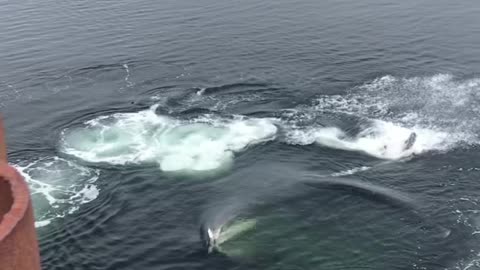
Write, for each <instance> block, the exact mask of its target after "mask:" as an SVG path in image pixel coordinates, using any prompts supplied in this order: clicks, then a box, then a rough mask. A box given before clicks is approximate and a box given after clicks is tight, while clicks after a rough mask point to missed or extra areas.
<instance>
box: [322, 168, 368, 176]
mask: <svg viewBox="0 0 480 270" xmlns="http://www.w3.org/2000/svg"><path fill="white" fill-rule="evenodd" d="M371 168H372V167H368V166H361V167H355V168H352V169H348V170H345V171H341V172H337V173H332V174H331V176H335V177H338V176H347V175H353V174H356V173H358V172H364V171H367V170H369V169H371Z"/></svg>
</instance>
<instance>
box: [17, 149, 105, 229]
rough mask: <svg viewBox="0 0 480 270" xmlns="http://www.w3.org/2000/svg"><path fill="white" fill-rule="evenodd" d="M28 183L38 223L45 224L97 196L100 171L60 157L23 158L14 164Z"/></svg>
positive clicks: (37, 225)
mask: <svg viewBox="0 0 480 270" xmlns="http://www.w3.org/2000/svg"><path fill="white" fill-rule="evenodd" d="M13 166H14V167H15V168H16V169H17V170H18V171H19V172H20V173H21V174H22V175H23V177H24V178H25V180H26V181H27V183H28V184H29V187H30V191H31V195H32V199H33V201H34V203H33V205H34V208H35V216H36V218H35V226H36V227H43V226H46V225H48V224H50V223H51V222H52V220H54V219H56V218H61V217H64V216H65V215H67V214H72V213H74V212H75V211H77V210H78V209H79V207H80V205H82V204H84V203H88V202H91V201H93V200H95V199H96V198H97V197H98V195H99V191H98V189H97V187H96V186H95V184H94V183H95V181H96V180H97V179H98V174H99V173H98V171H97V170H93V169H89V168H86V167H83V166H80V165H78V164H75V163H73V162H72V161H68V160H65V159H62V158H59V157H45V158H40V159H37V160H34V161H20V162H17V163H16V164H14V165H13Z"/></svg>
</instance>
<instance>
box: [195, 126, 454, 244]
mask: <svg viewBox="0 0 480 270" xmlns="http://www.w3.org/2000/svg"><path fill="white" fill-rule="evenodd" d="M413 136H415V135H413ZM411 137H412V136H411ZM300 184H301V185H302V186H303V187H307V188H308V190H310V192H311V191H313V190H325V191H327V190H331V191H340V192H348V193H352V194H356V195H359V196H361V197H364V198H366V199H368V200H372V201H376V202H379V203H383V204H387V205H390V206H392V207H395V208H400V209H404V210H405V211H407V212H409V213H410V217H411V218H413V220H414V222H415V223H417V222H418V223H419V224H421V227H422V228H423V229H428V230H433V231H435V232H436V234H438V235H439V236H440V237H441V238H446V237H448V236H449V235H450V233H451V231H450V230H449V229H447V228H445V227H443V226H441V225H439V224H437V223H436V222H435V220H431V219H430V218H428V217H427V218H426V217H424V216H423V215H422V214H421V213H420V212H421V211H420V210H419V209H418V208H417V207H416V206H415V200H414V199H413V198H412V197H410V196H408V195H407V194H405V193H402V192H400V191H396V190H393V189H390V188H387V187H382V186H378V185H375V184H371V183H367V182H364V181H359V180H354V179H348V178H338V177H334V178H332V179H325V178H321V179H308V180H303V181H301V182H300ZM311 188H313V190H312V189H311ZM296 194H298V193H296ZM295 199H296V196H293V197H287V198H284V200H283V199H282V201H283V203H285V202H287V201H289V200H295ZM274 205H275V202H271V203H268V205H266V208H265V209H266V210H267V212H268V211H269V210H268V208H270V207H274ZM257 206H258V205H257ZM264 207H265V205H264ZM255 227H256V220H255V219H253V218H250V219H244V218H241V215H240V214H237V216H235V215H233V216H231V217H229V218H227V219H226V220H224V221H223V222H222V223H220V225H217V226H215V225H211V224H207V223H203V224H201V226H200V237H201V240H202V243H203V246H204V248H205V249H206V250H208V253H212V252H219V253H223V252H222V248H221V245H222V244H223V243H225V242H227V241H229V240H233V239H235V238H236V237H240V236H241V235H243V234H244V233H247V232H249V231H251V230H253V229H254V228H255Z"/></svg>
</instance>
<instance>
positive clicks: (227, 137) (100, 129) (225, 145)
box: [61, 107, 277, 171]
mask: <svg viewBox="0 0 480 270" xmlns="http://www.w3.org/2000/svg"><path fill="white" fill-rule="evenodd" d="M276 132H277V127H276V126H275V125H274V124H273V122H272V121H271V120H268V119H252V118H250V119H249V118H244V117H236V118H233V119H225V118H218V117H214V116H211V115H206V116H203V117H200V118H196V119H193V120H179V119H174V118H171V117H168V116H161V115H157V114H155V107H152V108H151V109H149V110H145V111H140V112H136V113H117V114H113V115H109V116H102V117H99V118H96V119H93V120H90V121H88V122H86V123H85V125H84V127H81V128H73V129H68V130H65V131H64V132H63V136H62V143H61V151H63V152H64V153H66V154H69V155H73V156H76V157H78V158H81V159H83V160H86V161H88V162H95V163H110V164H116V165H123V164H129V163H131V164H138V163H154V162H156V163H158V164H159V165H160V168H161V169H162V170H163V171H208V170H215V169H219V168H222V167H224V166H227V165H229V164H230V163H231V162H232V160H233V157H234V154H235V153H236V152H240V151H242V150H244V149H245V148H247V147H248V146H250V145H253V144H258V143H261V142H265V141H269V140H273V139H274V138H275V135H276Z"/></svg>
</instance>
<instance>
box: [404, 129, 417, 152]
mask: <svg viewBox="0 0 480 270" xmlns="http://www.w3.org/2000/svg"><path fill="white" fill-rule="evenodd" d="M416 141H417V133H415V132H412V133H410V136H408V139H407V140H406V141H405V142H404V143H403V145H404V146H403V151H407V150H409V149H410V148H412V146H413V145H414V144H415V142H416Z"/></svg>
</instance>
